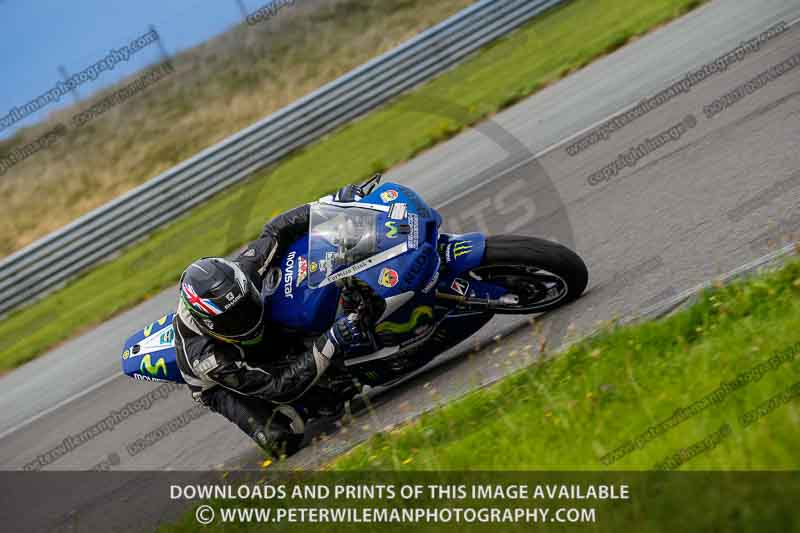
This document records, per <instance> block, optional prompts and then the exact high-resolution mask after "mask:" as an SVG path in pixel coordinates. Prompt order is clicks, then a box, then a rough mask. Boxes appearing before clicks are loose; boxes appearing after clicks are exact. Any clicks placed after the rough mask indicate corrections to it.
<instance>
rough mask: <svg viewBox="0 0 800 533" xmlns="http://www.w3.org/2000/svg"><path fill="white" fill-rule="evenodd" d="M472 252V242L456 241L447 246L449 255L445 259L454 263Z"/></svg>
mask: <svg viewBox="0 0 800 533" xmlns="http://www.w3.org/2000/svg"><path fill="white" fill-rule="evenodd" d="M471 251H472V242H470V241H456V242H453V243H450V244H449V245H448V246H447V253H446V254H445V257H446V258H447V262H448V263H449V262H450V261H454V260H456V259H458V258H459V257H461V256H462V255H467V254H468V253H470V252H471Z"/></svg>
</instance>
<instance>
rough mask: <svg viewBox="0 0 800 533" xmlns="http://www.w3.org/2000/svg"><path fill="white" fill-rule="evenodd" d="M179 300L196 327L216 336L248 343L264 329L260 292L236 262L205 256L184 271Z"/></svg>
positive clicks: (261, 333)
mask: <svg viewBox="0 0 800 533" xmlns="http://www.w3.org/2000/svg"><path fill="white" fill-rule="evenodd" d="M179 290H180V299H181V303H182V305H184V306H185V307H186V309H187V310H188V311H189V313H190V314H191V315H192V317H193V318H194V319H195V322H196V324H197V326H198V327H199V328H200V330H201V331H202V332H203V333H205V334H207V335H209V336H211V337H214V338H216V339H219V340H221V341H225V342H231V343H243V344H250V343H255V342H258V341H259V340H261V336H262V335H263V332H264V304H263V302H262V300H261V293H260V291H259V290H258V289H257V288H256V286H255V285H254V284H253V282H252V281H250V280H249V279H248V278H247V276H246V275H245V273H244V272H243V271H242V269H241V268H240V267H239V265H237V264H236V263H233V262H231V261H228V260H227V259H223V258H221V257H206V258H203V259H200V260H198V261H195V262H194V263H192V264H191V265H189V267H188V268H187V269H186V270H184V272H183V274H182V275H181V281H180V285H179Z"/></svg>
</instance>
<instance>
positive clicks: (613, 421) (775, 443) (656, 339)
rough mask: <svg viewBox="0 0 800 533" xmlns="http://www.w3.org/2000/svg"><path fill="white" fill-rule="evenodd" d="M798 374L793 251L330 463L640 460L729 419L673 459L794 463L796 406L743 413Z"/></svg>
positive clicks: (534, 465) (798, 308) (799, 458)
mask: <svg viewBox="0 0 800 533" xmlns="http://www.w3.org/2000/svg"><path fill="white" fill-rule="evenodd" d="M776 354H784V358H783V359H782V360H778V359H776V360H775V365H776V366H774V367H770V368H769V369H767V367H764V370H765V371H764V372H763V373H761V376H760V378H758V377H757V376H758V374H756V373H754V374H752V375H751V378H750V379H748V380H747V383H745V384H743V385H742V386H741V387H739V388H737V389H734V390H728V391H726V392H727V394H724V395H720V396H719V397H718V400H721V401H718V403H715V404H704V405H703V407H704V408H703V409H702V410H698V411H696V412H695V414H694V416H691V417H688V418H686V419H684V420H683V421H682V422H681V423H679V424H677V425H675V426H673V427H671V429H667V430H666V431H664V432H663V433H661V434H660V435H655V436H653V437H651V438H650V439H648V440H646V441H645V442H644V445H643V446H642V447H641V448H639V449H635V450H633V451H632V452H631V453H629V454H627V455H625V456H624V457H622V458H621V459H619V460H618V461H609V462H610V464H609V465H608V466H606V465H604V464H603V462H602V461H601V459H602V458H603V457H605V456H606V454H609V453H610V452H611V451H612V450H613V449H615V448H617V447H618V446H621V445H623V444H624V443H626V442H627V441H630V440H633V439H635V438H636V437H637V436H639V435H641V434H643V433H644V432H646V431H647V430H648V428H650V427H651V426H653V425H655V424H658V423H660V422H663V421H665V420H667V419H669V418H670V417H671V416H673V414H674V413H675V410H676V409H679V408H683V409H686V408H688V407H689V406H691V405H692V404H693V403H694V402H697V401H698V400H701V399H702V398H703V397H704V396H706V395H708V394H711V393H712V392H714V391H715V389H717V388H718V387H720V385H721V384H722V383H727V382H730V381H733V380H736V379H737V376H739V375H740V374H742V373H744V372H746V371H748V370H750V369H753V368H755V367H757V366H758V365H759V364H761V363H765V362H767V361H769V360H770V358H771V357H773V356H774V355H776ZM798 382H800V262H798V261H795V262H793V263H790V264H788V265H787V266H786V267H784V268H783V269H781V270H780V271H778V272H775V273H771V274H769V275H766V276H764V277H760V278H757V279H754V280H750V281H747V282H739V283H735V284H733V285H731V286H727V287H724V288H719V289H715V290H712V291H709V292H706V293H705V294H704V295H703V296H702V297H701V298H700V300H699V302H698V303H697V304H695V305H693V306H691V307H690V308H689V309H686V310H683V311H681V312H679V313H678V314H676V315H674V316H672V317H670V318H667V319H664V320H660V321H656V322H651V323H645V324H640V325H636V326H626V327H620V328H615V327H610V328H608V329H607V330H604V331H602V332H601V333H600V334H598V335H597V336H595V337H592V338H590V339H588V340H586V341H583V342H581V343H578V344H576V345H574V346H573V347H571V348H570V349H569V350H567V351H566V353H564V354H559V355H558V356H557V357H551V358H546V359H545V360H544V361H542V362H540V363H537V364H535V365H534V366H532V367H529V368H527V369H525V370H523V371H520V372H518V373H517V374H515V375H513V376H512V377H509V378H507V379H505V380H504V381H502V382H500V383H499V384H497V385H494V386H491V387H489V388H487V389H484V390H480V391H478V392H474V393H472V394H470V395H468V396H467V397H465V398H463V399H461V400H460V401H458V402H455V403H453V404H450V405H448V406H446V407H444V408H442V409H439V410H436V411H434V412H432V413H430V414H427V415H424V416H422V417H421V418H420V419H419V420H417V421H415V422H413V423H411V424H408V425H406V426H404V427H402V428H401V429H398V430H397V431H394V432H391V433H385V434H379V435H377V436H375V437H374V438H372V439H371V440H370V441H368V442H367V443H365V444H364V445H362V446H360V447H358V448H355V449H354V450H353V451H351V452H350V453H349V454H347V455H345V456H344V457H342V458H340V459H339V460H337V461H336V462H334V463H333V465H332V469H334V470H365V469H369V470H374V469H392V470H403V469H409V470H410V469H413V470H464V469H467V470H514V469H518V470H525V469H543V470H551V469H560V470H565V469H570V468H573V469H580V470H584V469H600V470H607V469H615V470H629V469H635V470H642V469H646V470H649V469H653V467H654V466H655V465H656V464H657V463H659V462H661V461H662V460H663V459H664V458H666V457H668V456H670V455H671V454H674V453H676V452H677V451H679V450H680V449H681V448H686V447H688V446H690V445H692V444H694V443H696V442H698V441H701V440H703V439H704V438H705V437H706V436H708V435H710V434H712V433H714V432H716V431H717V430H718V429H719V428H720V427H722V426H723V425H724V424H729V426H730V428H731V434H730V435H729V436H727V437H726V438H725V439H723V440H722V441H721V442H720V443H719V445H718V446H717V447H716V448H714V449H713V450H711V451H708V452H707V453H704V454H700V455H697V456H695V457H694V458H692V459H691V460H689V461H687V462H685V463H684V464H683V465H681V466H680V468H681V469H683V470H687V469H688V470H733V469H744V470H752V469H762V470H776V469H778V470H781V469H783V470H796V469H797V468H799V467H800V452H798V450H797V447H796V443H797V442H798V440H799V439H800V404H798V402H797V401H796V400H790V401H788V402H787V403H785V404H783V403H782V404H780V405H779V406H777V407H776V408H775V409H774V410H772V411H771V412H770V413H769V414H766V416H763V417H760V418H759V419H758V420H757V421H754V422H753V421H745V420H743V416H744V415H745V413H748V412H750V411H752V410H753V409H755V408H757V407H758V406H759V405H761V404H762V403H763V402H766V401H768V400H769V399H770V398H772V397H773V396H775V395H777V394H779V393H782V392H783V391H787V390H790V389H789V387H791V386H792V385H794V384H796V383H798ZM742 383H744V382H742ZM798 392H800V391H798ZM795 396H798V395H795ZM798 397H800V396H798ZM485 443H492V444H491V446H487V445H485ZM521 443H524V445H523V444H521Z"/></svg>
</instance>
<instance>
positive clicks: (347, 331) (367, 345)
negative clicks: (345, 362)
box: [327, 313, 375, 358]
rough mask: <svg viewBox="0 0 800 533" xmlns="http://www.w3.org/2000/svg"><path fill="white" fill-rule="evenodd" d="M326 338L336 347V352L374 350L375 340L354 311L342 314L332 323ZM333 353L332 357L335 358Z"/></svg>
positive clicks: (354, 352) (342, 353)
mask: <svg viewBox="0 0 800 533" xmlns="http://www.w3.org/2000/svg"><path fill="white" fill-rule="evenodd" d="M327 336H328V339H329V340H330V341H331V343H333V345H334V346H335V347H336V354H341V355H344V356H345V357H347V356H350V355H363V354H367V353H371V352H373V351H375V341H374V339H373V338H372V333H371V331H370V330H369V328H367V327H366V325H365V324H364V321H363V320H362V319H361V317H360V316H359V315H357V314H356V313H350V314H349V315H346V316H343V317H341V318H340V319H338V320H337V321H336V322H334V323H333V326H331V329H329V330H328V333H327ZM335 357H336V355H334V357H333V358H335Z"/></svg>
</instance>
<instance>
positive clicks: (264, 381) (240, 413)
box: [175, 205, 332, 453]
mask: <svg viewBox="0 0 800 533" xmlns="http://www.w3.org/2000/svg"><path fill="white" fill-rule="evenodd" d="M308 218H309V206H308V205H305V206H302V207H298V208H296V209H293V210H291V211H288V212H286V213H283V214H281V215H279V216H278V217H276V218H275V219H273V220H272V221H270V222H268V223H267V224H266V225H265V226H264V229H263V231H262V232H261V235H260V236H259V238H258V239H257V240H255V241H253V242H251V243H250V244H249V245H248V246H247V247H245V248H244V250H243V251H242V252H240V253H239V254H238V255H237V256H236V257H235V258H234V259H233V261H234V262H236V263H237V264H238V265H240V267H241V268H242V270H243V271H244V272H245V274H246V275H247V276H248V277H249V278H250V279H251V280H252V281H253V283H255V285H256V287H258V289H259V290H261V288H262V279H263V276H264V274H265V273H266V272H267V271H268V269H269V267H270V266H271V262H272V261H273V259H275V260H276V262H277V260H278V258H280V257H282V256H283V253H284V251H285V250H286V247H287V246H288V245H289V244H291V243H293V242H294V241H296V240H297V239H298V238H300V237H301V236H302V235H303V234H305V233H306V232H307V231H308ZM266 312H267V311H265V313H266ZM265 322H266V329H265V332H264V335H263V337H262V341H261V342H259V343H258V344H253V345H243V344H229V343H225V342H222V341H219V340H217V339H214V338H212V337H209V336H206V335H203V334H202V333H201V332H200V329H199V328H198V327H197V326H196V324H195V322H194V319H193V318H192V316H191V315H190V313H189V312H188V310H187V309H185V308H184V307H183V304H179V305H178V313H177V317H176V319H175V333H176V335H175V344H176V351H177V360H178V366H179V368H180V370H181V374H183V377H184V379H185V380H186V382H187V383H188V384H189V387H190V388H191V390H192V393H193V396H194V398H195V399H196V400H198V401H200V402H202V403H203V404H205V405H207V406H208V407H209V408H211V410H212V411H215V412H217V413H220V414H222V415H223V416H225V417H227V418H228V419H229V420H231V421H232V422H234V423H235V424H236V425H237V426H239V427H240V428H241V429H242V430H243V431H244V432H245V433H247V434H248V435H249V436H251V437H252V438H253V439H255V440H256V442H258V443H259V444H260V445H261V446H262V447H264V448H265V449H269V448H271V447H272V446H274V445H275V443H276V442H278V441H282V440H285V437H287V436H288V435H290V434H291V435H295V436H296V435H299V434H302V432H303V425H304V422H305V421H304V420H303V417H302V416H300V415H298V413H297V412H296V411H295V410H294V409H293V408H291V407H289V406H287V405H282V406H281V405H280V404H282V403H285V402H290V401H292V400H294V399H296V398H298V397H299V396H301V395H303V394H304V393H305V392H306V391H308V389H309V388H311V387H312V386H313V385H314V383H315V382H316V381H317V380H318V378H319V377H320V376H321V375H322V373H323V372H324V371H325V370H326V368H327V367H328V365H329V364H330V358H331V355H332V354H331V353H330V351H331V350H330V345H328V346H326V342H327V338H326V337H325V335H322V336H320V337H319V338H318V339H316V340H315V341H314V342H313V344H312V345H311V346H307V345H306V344H305V343H304V339H302V338H300V337H298V336H296V335H291V334H289V333H288V332H285V331H281V330H280V329H279V328H278V327H276V326H275V325H274V324H270V323H269V316H268V315H265ZM276 408H277V410H276ZM296 440H297V441H298V442H299V439H296ZM287 453H289V452H288V451H287Z"/></svg>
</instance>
